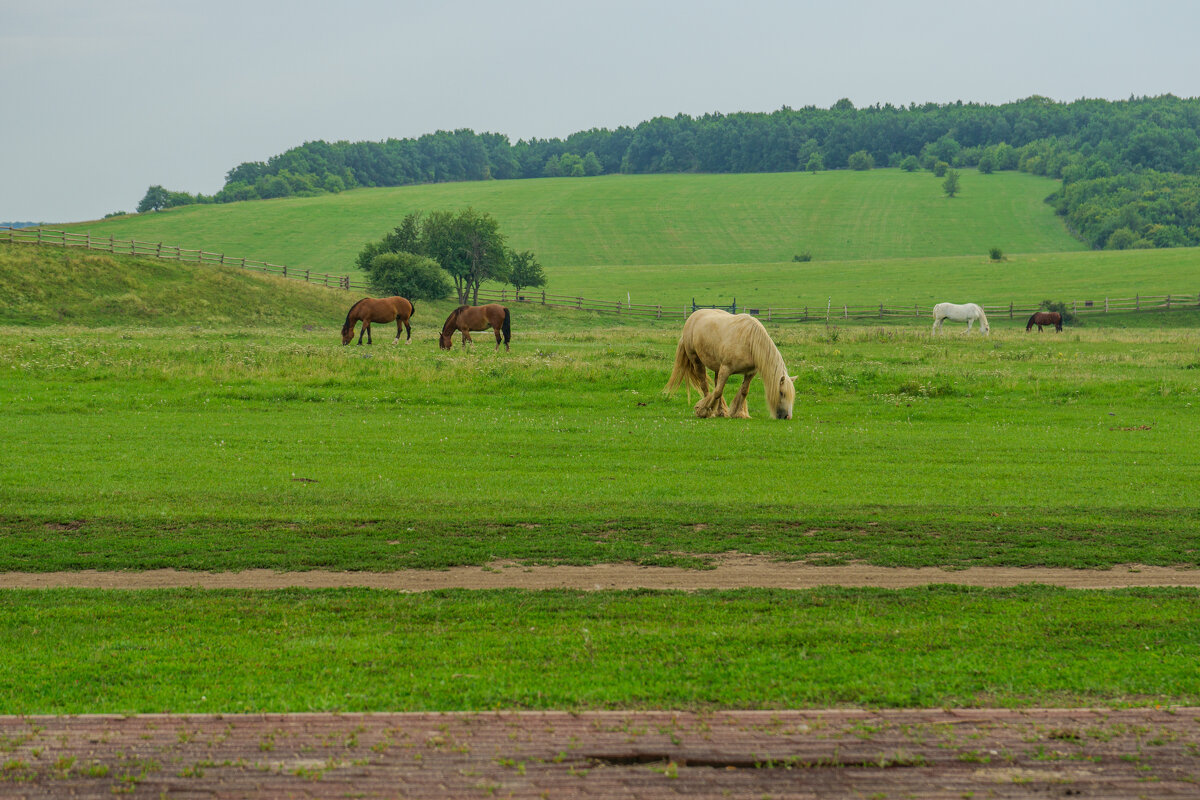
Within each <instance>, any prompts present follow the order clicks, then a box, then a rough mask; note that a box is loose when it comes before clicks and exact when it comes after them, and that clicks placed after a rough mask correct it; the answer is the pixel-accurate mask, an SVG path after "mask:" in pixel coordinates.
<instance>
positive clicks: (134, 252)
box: [0, 226, 1200, 322]
mask: <svg viewBox="0 0 1200 800" xmlns="http://www.w3.org/2000/svg"><path fill="white" fill-rule="evenodd" d="M5 242H7V243H14V244H15V243H24V244H41V245H51V246H57V247H79V248H84V249H87V250H98V251H100V252H102V253H115V254H117V255H131V256H148V257H154V258H165V259H169V260H172V261H182V262H186V263H193V264H209V265H213V266H218V265H220V266H227V267H238V268H240V269H247V270H253V271H255V272H262V273H266V274H269V275H279V276H281V277H284V278H288V279H291V280H298V281H304V282H305V283H309V284H314V285H317V286H327V287H329V288H331V289H343V290H350V289H360V290H369V289H370V288H371V287H370V286H369V285H368V284H367V282H366V281H365V280H363V279H361V278H354V277H352V276H349V275H331V274H329V273H326V272H314V271H313V270H311V269H307V268H298V267H287V266H284V265H282V264H270V263H268V262H265V261H256V260H253V259H248V258H241V257H234V256H227V255H225V254H224V253H212V252H209V251H207V250H189V249H186V248H182V247H177V246H175V245H166V244H163V243H162V242H140V241H137V240H134V239H114V238H113V237H111V236H109V237H108V238H102V237H95V236H92V235H91V234H90V233H73V232H71V231H56V230H45V229H42V228H9V227H4V226H0V243H5ZM478 299H479V300H484V301H487V302H495V303H510V302H511V303H536V304H539V305H543V306H551V307H555V308H573V309H576V310H579V311H595V312H599V313H602V314H622V315H628V316H633V317H641V318H643V319H645V318H654V319H679V320H682V319H686V318H687V317H688V315H689V314H691V313H692V311H694V310H695V309H696V308H698V306H696V305H695V299H694V298H693V300H692V302H690V303H667V304H663V303H658V304H649V303H631V302H629V301H628V299H626V300H612V301H609V300H597V299H594V298H587V297H580V296H576V295H565V294H551V293H548V292H544V291H532V290H528V289H526V290H522V291H521V292H519V293H518V292H517V291H515V290H513V289H509V288H503V289H480V290H479V294H478ZM980 305H981V306H982V307H983V310H984V313H986V314H987V315H988V316H989V317H993V318H995V317H1007V318H1008V319H1017V318H1019V317H1024V316H1025V315H1028V314H1032V313H1033V312H1035V311H1040V310H1041V305H1040V303H1033V302H1021V303H1017V302H1009V303H981V304H980ZM708 307H710V308H711V307H712V306H708ZM1198 307H1200V291H1198V292H1196V293H1195V294H1155V295H1149V294H1136V295H1134V296H1133V297H1105V298H1102V299H1092V300H1071V301H1070V302H1069V303H1068V308H1069V310H1070V311H1071V313H1073V314H1075V315H1077V316H1078V315H1085V314H1116V313H1126V312H1136V311H1173V310H1178V309H1183V308H1198ZM739 310H740V311H742V312H744V313H747V314H753V315H754V316H756V317H759V318H761V319H763V320H764V321H766V322H824V321H829V322H834V321H836V320H839V319H897V318H909V319H914V318H915V319H920V318H922V317H928V316H929V315H930V312H931V309H930V308H929V307H927V306H922V305H921V304H919V303H913V304H912V305H902V306H901V305H887V304H884V303H873V304H871V305H845V304H840V305H835V304H833V303H826V304H825V305H823V306H822V305H816V306H769V305H761V304H760V305H758V306H742V307H741V308H740V309H739Z"/></svg>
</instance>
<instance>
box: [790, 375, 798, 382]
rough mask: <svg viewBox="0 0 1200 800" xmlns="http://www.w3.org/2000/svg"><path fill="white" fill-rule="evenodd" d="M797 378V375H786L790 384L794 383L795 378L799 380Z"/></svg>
mask: <svg viewBox="0 0 1200 800" xmlns="http://www.w3.org/2000/svg"><path fill="white" fill-rule="evenodd" d="M799 377H800V376H799V375H788V380H789V381H791V382H792V383H795V382H796V378H799Z"/></svg>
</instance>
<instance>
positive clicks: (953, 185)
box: [942, 169, 958, 197]
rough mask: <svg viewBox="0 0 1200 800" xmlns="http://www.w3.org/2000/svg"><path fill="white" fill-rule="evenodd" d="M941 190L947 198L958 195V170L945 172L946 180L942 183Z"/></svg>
mask: <svg viewBox="0 0 1200 800" xmlns="http://www.w3.org/2000/svg"><path fill="white" fill-rule="evenodd" d="M942 190H943V191H944V192H945V193H946V196H947V197H954V195H956V194H958V170H956V169H951V170H947V171H946V180H945V181H943V182H942Z"/></svg>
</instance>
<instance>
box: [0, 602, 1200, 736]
mask: <svg viewBox="0 0 1200 800" xmlns="http://www.w3.org/2000/svg"><path fill="white" fill-rule="evenodd" d="M1198 599H1200V597H1198V596H1197V592H1196V591H1194V590H1166V589H1164V590H1147V589H1143V590H1121V591H1115V592H1081V591H1074V592H1072V591H1066V590H1060V589H1052V588H1047V587H1036V586H1026V587H1019V588H1014V589H996V590H974V589H963V588H955V587H930V588H924V589H914V590H905V591H895V592H889V591H882V590H870V589H858V590H848V589H820V590H811V591H799V592H787V591H766V590H742V591H733V592H704V593H697V594H679V593H664V592H604V593H578V592H565V591H544V592H523V591H512V590H510V591H499V592H462V591H451V592H441V593H435V594H427V595H421V596H419V597H416V596H410V595H400V594H395V593H389V592H377V591H369V590H323V591H302V590H288V591H278V592H235V591H202V590H191V591H188V590H172V591H160V592H120V591H114V592H104V591H87V590H55V591H5V592H0V649H2V650H3V652H5V653H6V656H5V658H4V659H2V660H0V712H2V713H7V714H44V713H55V714H71V713H96V712H100V713H136V712H165V711H170V712H176V713H201V712H225V713H230V712H260V711H274V712H284V711H383V710H387V711H424V710H444V711H454V710H483V709H493V708H518V709H520V708H532V709H539V708H578V709H587V708H681V709H711V708H803V707H813V706H839V705H867V706H902V707H958V706H979V705H999V706H1025V705H1030V706H1062V705H1101V706H1111V705H1126V704H1131V705H1149V704H1183V705H1195V704H1196V703H1197V702H1198V701H1200V678H1198V677H1197V672H1196V669H1195V664H1196V661H1197V658H1198V657H1200V639H1198V638H1197V631H1196V627H1195V626H1194V625H1192V624H1191V622H1192V618H1193V616H1194V615H1193V611H1194V609H1195V606H1196V602H1197V600H1198Z"/></svg>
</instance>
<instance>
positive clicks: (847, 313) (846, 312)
mask: <svg viewBox="0 0 1200 800" xmlns="http://www.w3.org/2000/svg"><path fill="white" fill-rule="evenodd" d="M842 318H843V319H850V306H846V305H844V306H842Z"/></svg>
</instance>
